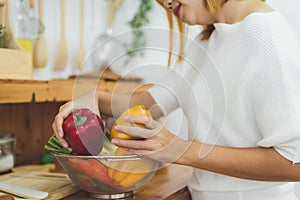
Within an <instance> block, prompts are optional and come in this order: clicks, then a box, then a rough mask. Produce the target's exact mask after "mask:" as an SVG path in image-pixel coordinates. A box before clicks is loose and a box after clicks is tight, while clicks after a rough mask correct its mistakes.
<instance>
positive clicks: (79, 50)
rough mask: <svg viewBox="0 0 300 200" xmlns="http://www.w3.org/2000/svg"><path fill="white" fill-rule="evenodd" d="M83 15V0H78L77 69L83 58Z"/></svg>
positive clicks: (80, 66) (80, 67)
mask: <svg viewBox="0 0 300 200" xmlns="http://www.w3.org/2000/svg"><path fill="white" fill-rule="evenodd" d="M83 16H84V7H83V0H80V42H79V49H78V55H77V66H78V68H79V69H82V64H83V60H84V46H83Z"/></svg>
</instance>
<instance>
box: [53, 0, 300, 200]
mask: <svg viewBox="0 0 300 200" xmlns="http://www.w3.org/2000/svg"><path fill="white" fill-rule="evenodd" d="M163 5H164V6H165V7H166V8H168V9H169V10H170V12H173V13H174V14H175V15H176V16H177V17H178V18H179V19H180V20H182V21H183V22H185V23H187V24H189V25H195V24H200V25H204V27H205V28H204V30H203V32H202V33H201V34H200V35H199V37H197V38H196V41H198V42H197V44H199V45H200V46H201V47H202V48H203V50H205V51H204V52H205V53H203V52H201V51H198V50H197V47H196V46H197V45H195V46H194V47H191V48H189V49H188V50H187V52H186V56H187V57H188V56H189V55H192V54H195V55H194V56H190V58H193V57H194V58H195V57H198V52H200V53H199V55H200V54H201V56H199V57H200V59H196V61H195V64H193V67H190V68H185V69H183V68H180V66H179V67H177V68H176V69H175V70H174V71H173V72H171V71H170V72H169V73H168V74H167V75H166V77H165V78H164V79H163V81H161V82H160V83H158V84H156V85H155V86H153V87H152V88H150V89H149V90H148V91H144V92H138V93H134V94H131V95H120V94H119V95H118V94H115V95H112V94H110V93H105V92H99V93H97V95H96V97H95V98H96V99H97V100H98V102H99V106H100V111H101V113H103V114H108V115H112V114H113V113H112V112H113V111H114V112H115V111H116V112H118V114H119V113H121V112H122V111H123V110H125V109H126V108H127V105H126V104H125V103H124V102H129V106H133V105H136V104H144V105H145V106H146V107H148V108H149V109H151V112H152V115H153V118H154V119H156V118H158V117H160V116H162V115H167V114H168V113H170V112H172V111H173V110H175V109H176V108H178V107H181V108H182V110H183V112H184V114H185V115H186V117H187V120H188V126H189V127H188V128H189V129H188V134H189V140H188V141H187V140H183V139H181V138H180V137H178V136H176V135H175V134H174V133H171V132H170V131H169V130H168V129H167V128H165V127H164V126H163V125H162V124H161V123H159V122H158V121H155V120H152V119H149V118H146V117H138V116H133V117H130V118H128V117H127V118H126V120H127V121H128V122H131V123H142V124H145V125H146V128H137V127H127V126H117V127H116V130H117V131H120V132H125V133H127V134H130V135H134V136H139V137H143V138H145V140H138V141H135V140H120V139H114V140H113V141H112V142H113V143H114V144H115V145H118V146H121V147H125V148H126V149H127V150H128V151H130V152H133V153H136V154H139V155H141V156H147V157H150V158H152V159H156V160H159V161H162V162H166V163H176V164H181V165H187V166H192V167H194V169H195V170H194V175H193V176H192V178H191V180H190V182H189V190H190V192H191V196H192V198H193V199H199V200H206V199H208V200H218V199H222V200H224V199H245V200H247V199H255V200H266V199H272V200H274V199H275V200H277V199H278V200H282V199H285V200H294V199H296V197H295V195H294V192H293V190H294V189H293V188H294V184H293V182H296V181H300V164H299V162H300V123H299V121H300V106H299V104H300V103H299V102H300V96H299V94H300V93H299V89H300V84H299V75H300V60H299V58H300V51H299V43H298V41H297V39H296V37H295V35H294V34H293V33H292V31H291V30H290V28H289V26H288V24H287V22H286V21H285V20H284V18H283V17H282V16H281V15H280V14H279V13H278V12H276V11H273V10H272V8H270V7H269V6H268V5H267V4H265V3H264V2H263V1H261V0H164V1H163ZM195 52H196V53H197V54H196V53H195ZM205 56H206V57H205ZM195 73H196V74H197V73H199V76H198V75H196V76H195ZM200 75H202V77H204V79H201V78H200V77H201V76H200ZM189 91H190V92H189ZM84 98H86V97H81V98H79V99H77V100H74V101H71V102H68V103H66V104H65V105H63V106H62V107H61V109H60V111H59V113H58V114H57V116H56V117H55V121H54V123H53V130H54V132H55V133H56V135H57V137H59V140H60V141H61V142H62V143H63V144H64V145H65V146H66V147H67V146H68V144H67V143H66V142H65V140H64V139H63V131H62V128H61V126H62V122H63V120H64V118H65V117H66V116H68V115H69V114H70V113H71V112H72V110H73V109H74V107H73V105H75V103H77V104H76V107H80V106H84V103H78V102H84V101H83V99H84ZM80 104H81V105H80ZM112 104H113V105H112ZM154 105H157V106H154ZM112 108H113V109H114V110H113V111H112ZM174 178H176V177H174Z"/></svg>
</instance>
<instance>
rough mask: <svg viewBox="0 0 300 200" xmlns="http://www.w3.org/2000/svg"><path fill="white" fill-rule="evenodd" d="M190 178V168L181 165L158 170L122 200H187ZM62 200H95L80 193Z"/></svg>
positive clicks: (188, 197)
mask: <svg viewBox="0 0 300 200" xmlns="http://www.w3.org/2000/svg"><path fill="white" fill-rule="evenodd" d="M191 176H192V168H190V167H186V166H181V165H174V164H172V165H168V166H166V167H163V168H162V169H160V170H158V171H157V173H156V175H155V176H154V177H153V179H152V180H151V181H150V182H149V183H148V184H146V185H144V186H143V187H141V188H139V189H138V190H137V191H135V195H134V196H132V197H128V198H126V199H124V200H154V199H155V200H162V199H164V200H183V199H184V200H189V199H191V198H190V196H189V192H188V189H187V187H186V185H187V182H188V180H189V178H190V177H191ZM63 200H95V198H92V197H90V196H89V195H88V193H86V192H83V191H80V192H78V193H75V194H73V195H70V196H68V197H66V198H64V199H63Z"/></svg>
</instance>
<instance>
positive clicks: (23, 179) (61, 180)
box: [0, 171, 80, 200]
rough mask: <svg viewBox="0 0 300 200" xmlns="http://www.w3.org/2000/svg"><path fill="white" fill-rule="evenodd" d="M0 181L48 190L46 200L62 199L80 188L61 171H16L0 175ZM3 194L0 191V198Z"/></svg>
mask: <svg viewBox="0 0 300 200" xmlns="http://www.w3.org/2000/svg"><path fill="white" fill-rule="evenodd" d="M0 182H3V183H7V184H11V185H16V186H22V187H26V188H30V189H36V190H41V191H45V192H48V193H49V196H48V197H47V198H46V199H47V200H56V199H62V198H64V197H66V196H69V195H71V194H73V193H75V192H78V191H79V190H80V189H79V188H77V187H76V186H75V185H74V184H73V183H72V182H71V180H70V179H69V177H68V176H67V175H66V174H63V173H52V172H30V171H16V172H12V173H9V174H5V175H2V176H0ZM4 195H7V193H3V192H0V199H1V196H4Z"/></svg>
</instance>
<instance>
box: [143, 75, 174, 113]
mask: <svg viewBox="0 0 300 200" xmlns="http://www.w3.org/2000/svg"><path fill="white" fill-rule="evenodd" d="M177 76H178V75H177V74H176V73H175V72H174V71H172V70H168V72H167V73H166V74H165V75H164V76H162V78H161V79H160V81H158V82H156V83H154V85H153V86H152V87H151V88H149V89H148V92H149V94H150V95H151V96H152V98H153V99H154V101H155V102H156V104H157V106H158V107H159V108H160V109H161V111H162V113H163V115H164V116H167V115H168V114H170V113H171V112H172V111H174V110H176V108H178V106H179V103H178V98H177V97H176V94H177V90H178V85H177V84H176V83H178V82H177V81H176V79H178V77H177Z"/></svg>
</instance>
